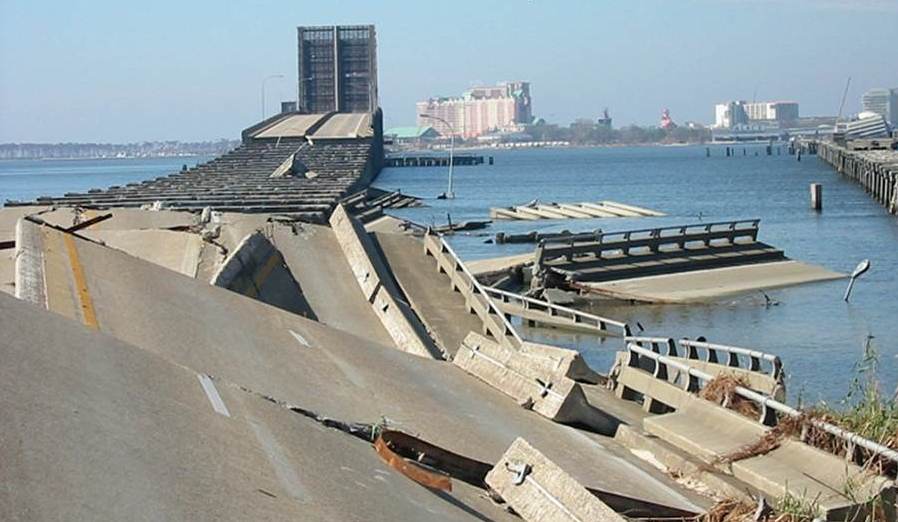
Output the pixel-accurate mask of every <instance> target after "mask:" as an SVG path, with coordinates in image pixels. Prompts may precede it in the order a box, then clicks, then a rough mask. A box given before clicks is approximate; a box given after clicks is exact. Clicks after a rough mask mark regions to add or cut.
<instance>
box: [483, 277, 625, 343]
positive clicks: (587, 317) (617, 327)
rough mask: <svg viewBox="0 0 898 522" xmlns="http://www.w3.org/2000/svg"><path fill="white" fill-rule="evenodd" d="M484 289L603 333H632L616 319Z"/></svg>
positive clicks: (512, 302)
mask: <svg viewBox="0 0 898 522" xmlns="http://www.w3.org/2000/svg"><path fill="white" fill-rule="evenodd" d="M484 290H486V292H487V293H488V294H490V295H491V296H492V297H494V298H496V299H500V300H501V301H502V302H504V303H511V304H518V305H519V306H521V308H523V309H525V310H536V311H539V312H542V313H545V314H548V315H550V316H553V317H564V318H567V319H570V321H571V323H573V324H575V325H582V326H588V327H594V328H595V329H596V330H599V331H601V332H603V333H609V330H611V329H613V330H614V331H613V333H614V334H616V335H620V336H621V337H626V336H628V335H630V327H629V326H628V325H627V323H622V322H620V321H615V320H614V319H607V318H605V317H601V316H598V315H594V314H590V313H586V312H582V311H580V310H575V309H573V308H568V307H566V306H561V305H557V304H554V303H550V302H548V301H543V300H541V299H535V298H533V297H527V296H524V295H521V294H516V293H514V292H508V291H506V290H500V289H498V288H493V287H490V286H487V287H484Z"/></svg>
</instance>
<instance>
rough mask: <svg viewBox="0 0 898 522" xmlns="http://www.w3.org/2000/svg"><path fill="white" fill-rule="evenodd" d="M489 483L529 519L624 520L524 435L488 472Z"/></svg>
mask: <svg viewBox="0 0 898 522" xmlns="http://www.w3.org/2000/svg"><path fill="white" fill-rule="evenodd" d="M486 483H487V484H488V485H489V487H490V488H491V489H492V490H493V491H494V492H495V493H496V494H497V495H498V496H499V497H501V498H502V499H503V500H504V501H505V502H507V503H508V504H509V505H510V506H511V508H512V509H514V511H515V513H517V514H518V515H520V516H521V518H523V519H524V520H526V521H529V522H592V521H614V522H624V520H625V519H624V517H622V516H620V515H618V514H617V513H615V512H614V510H613V509H611V508H610V507H608V505H606V504H605V503H603V502H602V501H601V500H599V499H598V498H597V497H596V496H595V495H593V494H592V493H590V492H589V491H588V490H587V489H586V488H585V487H583V485H582V484H580V483H578V482H577V481H576V480H574V478H572V477H571V476H570V475H568V474H567V473H565V472H564V470H562V469H561V468H559V467H558V466H557V465H556V464H554V463H553V462H552V461H550V460H549V459H547V458H546V457H545V456H544V455H543V454H542V453H540V452H539V451H538V450H536V449H535V448H533V447H532V446H531V445H530V444H528V443H527V441H525V440H524V439H521V438H518V439H516V440H515V441H514V443H513V444H512V445H511V447H510V448H508V451H506V452H505V454H504V455H502V458H501V459H500V460H499V462H498V463H497V464H496V465H495V467H493V469H492V470H491V471H490V472H489V473H488V474H487V476H486Z"/></svg>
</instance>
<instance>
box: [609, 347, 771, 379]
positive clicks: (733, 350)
mask: <svg viewBox="0 0 898 522" xmlns="http://www.w3.org/2000/svg"><path fill="white" fill-rule="evenodd" d="M625 342H627V343H636V344H637V345H639V346H642V347H648V348H650V349H651V350H652V351H653V352H655V353H658V354H661V346H664V347H665V353H664V354H663V355H666V356H668V357H684V358H686V359H692V360H696V361H705V362H709V363H714V364H722V365H725V366H729V367H731V368H739V369H742V370H749V371H752V372H757V373H766V374H768V375H769V376H770V377H771V378H772V379H774V380H775V381H778V382H779V381H782V379H783V361H782V360H781V359H780V358H779V356H777V355H774V354H772V353H766V352H761V351H758V350H752V349H749V348H740V347H738V346H728V345H725V344H715V343H709V342H705V341H692V340H689V339H680V340H679V341H674V340H673V339H672V338H669V337H633V336H628V337H627V338H626V339H625ZM765 366H766V367H765Z"/></svg>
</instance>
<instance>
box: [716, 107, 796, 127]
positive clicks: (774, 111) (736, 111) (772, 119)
mask: <svg viewBox="0 0 898 522" xmlns="http://www.w3.org/2000/svg"><path fill="white" fill-rule="evenodd" d="M797 119H798V102H794V101H772V102H751V103H749V102H746V101H741V100H740V101H731V102H727V103H718V104H717V105H716V106H715V107H714V126H715V127H718V128H728V129H731V128H733V127H736V126H738V125H748V124H749V123H751V122H758V123H766V124H772V123H776V124H778V125H781V126H783V125H787V124H789V123H791V122H794V121H795V120H797Z"/></svg>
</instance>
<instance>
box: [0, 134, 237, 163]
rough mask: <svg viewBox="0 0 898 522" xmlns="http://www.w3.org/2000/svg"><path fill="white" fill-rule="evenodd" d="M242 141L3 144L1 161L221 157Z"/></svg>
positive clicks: (0, 149) (0, 148)
mask: <svg viewBox="0 0 898 522" xmlns="http://www.w3.org/2000/svg"><path fill="white" fill-rule="evenodd" d="M239 144H240V141H239V140H226V139H221V140H216V141H198V142H181V141H145V142H141V143H122V144H115V143H0V159H7V160H8V159H115V158H167V157H178V156H218V155H220V154H224V153H225V152H227V151H229V150H231V149H233V148H234V147H236V146H237V145H239Z"/></svg>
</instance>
